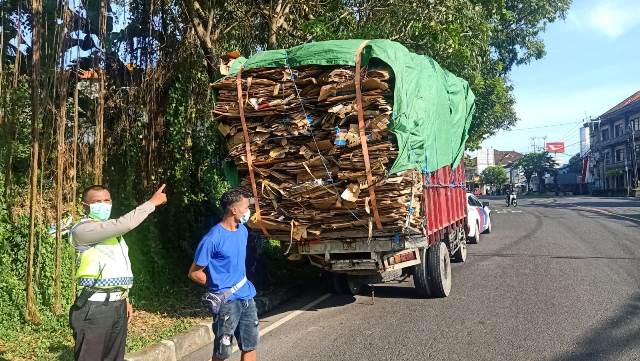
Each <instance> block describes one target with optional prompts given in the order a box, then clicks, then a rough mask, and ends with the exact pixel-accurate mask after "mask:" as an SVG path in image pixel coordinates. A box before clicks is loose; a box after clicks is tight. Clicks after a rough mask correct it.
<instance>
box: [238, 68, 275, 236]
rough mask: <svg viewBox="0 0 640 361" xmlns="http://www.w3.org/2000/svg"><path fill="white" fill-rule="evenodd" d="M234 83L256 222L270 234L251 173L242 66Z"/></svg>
mask: <svg viewBox="0 0 640 361" xmlns="http://www.w3.org/2000/svg"><path fill="white" fill-rule="evenodd" d="M236 85H237V87H238V109H239V111H240V121H241V122H242V133H243V135H244V144H245V149H246V152H247V166H248V168H249V180H251V189H252V190H253V199H254V201H255V206H256V223H257V224H258V226H259V227H260V230H262V233H263V234H264V235H265V236H270V234H269V232H268V231H267V229H266V228H265V227H264V224H263V223H262V216H261V215H260V197H259V196H258V187H257V186H256V176H255V174H254V173H253V156H252V154H251V142H250V140H249V130H248V129H247V121H246V119H245V118H244V101H243V97H242V67H240V69H238V76H237V77H236Z"/></svg>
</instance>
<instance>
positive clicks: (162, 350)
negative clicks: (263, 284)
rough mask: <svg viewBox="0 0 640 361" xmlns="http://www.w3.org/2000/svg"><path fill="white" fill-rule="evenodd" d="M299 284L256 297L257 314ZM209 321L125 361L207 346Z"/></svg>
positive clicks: (154, 360)
mask: <svg viewBox="0 0 640 361" xmlns="http://www.w3.org/2000/svg"><path fill="white" fill-rule="evenodd" d="M301 291H302V286H301V285H296V286H292V287H289V288H285V289H282V290H277V291H273V292H271V293H270V294H268V295H266V296H261V297H256V298H255V299H254V300H255V302H256V308H257V309H258V316H261V315H263V314H265V313H267V312H269V311H271V310H273V309H274V308H275V307H276V306H278V305H281V304H282V303H284V302H285V301H287V300H289V299H291V298H292V297H294V296H296V295H298V294H300V292H301ZM213 337H214V336H213V330H212V329H211V323H203V324H199V325H196V326H194V327H192V328H191V329H190V330H188V331H186V332H184V333H181V334H179V335H176V336H175V337H173V338H171V339H169V340H162V341H160V342H159V343H156V344H153V345H150V346H147V347H145V348H144V349H142V350H140V351H136V352H132V353H128V354H126V355H125V357H124V359H125V361H180V360H181V359H182V358H184V357H185V356H187V355H189V354H191V353H193V352H195V351H197V350H199V349H201V348H203V347H206V346H208V345H209V344H211V343H212V342H213Z"/></svg>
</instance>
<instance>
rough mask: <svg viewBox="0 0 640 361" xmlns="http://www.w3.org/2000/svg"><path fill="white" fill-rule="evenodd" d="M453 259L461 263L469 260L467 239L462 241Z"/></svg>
mask: <svg viewBox="0 0 640 361" xmlns="http://www.w3.org/2000/svg"><path fill="white" fill-rule="evenodd" d="M453 260H454V261H456V262H460V263H462V262H464V261H466V260H467V241H466V240H465V239H463V240H462V241H460V247H458V250H457V251H456V253H455V254H454V255H453Z"/></svg>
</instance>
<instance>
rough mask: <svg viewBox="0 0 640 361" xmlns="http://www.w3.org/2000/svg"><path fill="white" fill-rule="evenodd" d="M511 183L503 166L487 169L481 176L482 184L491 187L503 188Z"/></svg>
mask: <svg viewBox="0 0 640 361" xmlns="http://www.w3.org/2000/svg"><path fill="white" fill-rule="evenodd" d="M507 182H509V177H507V173H506V172H505V170H504V168H503V167H502V166H501V165H494V166H491V167H487V168H485V170H483V171H482V174H480V183H481V184H487V185H491V186H501V185H503V184H506V183H507Z"/></svg>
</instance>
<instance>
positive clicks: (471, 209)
mask: <svg viewBox="0 0 640 361" xmlns="http://www.w3.org/2000/svg"><path fill="white" fill-rule="evenodd" d="M480 233H491V209H489V203H488V202H485V203H482V202H480V200H479V199H478V198H476V196H475V195H473V194H471V193H467V237H468V238H469V241H470V242H471V243H480Z"/></svg>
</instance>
